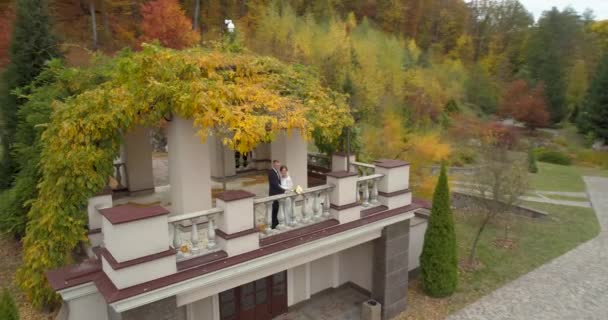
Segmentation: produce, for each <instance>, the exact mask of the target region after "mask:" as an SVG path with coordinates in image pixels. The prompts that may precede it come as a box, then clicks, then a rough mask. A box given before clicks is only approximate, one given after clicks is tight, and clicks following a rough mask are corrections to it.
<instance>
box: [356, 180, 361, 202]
mask: <svg viewBox="0 0 608 320" xmlns="http://www.w3.org/2000/svg"><path fill="white" fill-rule="evenodd" d="M356 201H357V203H359V202H361V183H360V182H357V192H356Z"/></svg>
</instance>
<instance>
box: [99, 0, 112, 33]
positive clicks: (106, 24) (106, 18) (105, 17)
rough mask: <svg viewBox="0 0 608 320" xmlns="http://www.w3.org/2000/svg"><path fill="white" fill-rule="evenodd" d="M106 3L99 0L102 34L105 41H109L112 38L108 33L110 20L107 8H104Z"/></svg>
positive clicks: (103, 0) (104, 0)
mask: <svg viewBox="0 0 608 320" xmlns="http://www.w3.org/2000/svg"><path fill="white" fill-rule="evenodd" d="M106 1H108V0H101V15H102V19H103V33H104V37H105V39H104V40H106V41H109V40H110V39H111V38H112V34H111V32H110V18H109V14H108V6H106Z"/></svg>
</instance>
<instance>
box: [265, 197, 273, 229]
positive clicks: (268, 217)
mask: <svg viewBox="0 0 608 320" xmlns="http://www.w3.org/2000/svg"><path fill="white" fill-rule="evenodd" d="M270 233H272V201H270V202H266V234H270Z"/></svg>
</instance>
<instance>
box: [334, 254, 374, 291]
mask: <svg viewBox="0 0 608 320" xmlns="http://www.w3.org/2000/svg"><path fill="white" fill-rule="evenodd" d="M373 259H374V246H373V242H367V243H364V244H360V245H358V246H356V247H353V248H350V249H346V250H344V251H342V252H340V272H339V274H340V284H344V283H347V282H352V283H354V284H356V285H358V286H359V287H361V288H363V289H365V290H368V291H370V292H371V291H372V274H373Z"/></svg>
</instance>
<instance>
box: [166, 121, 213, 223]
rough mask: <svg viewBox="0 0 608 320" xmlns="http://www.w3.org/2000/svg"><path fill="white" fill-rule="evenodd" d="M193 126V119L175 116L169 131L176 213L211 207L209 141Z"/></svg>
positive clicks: (172, 199)
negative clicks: (202, 137) (202, 138)
mask: <svg viewBox="0 0 608 320" xmlns="http://www.w3.org/2000/svg"><path fill="white" fill-rule="evenodd" d="M193 125H194V124H193V121H192V120H190V119H184V118H180V117H177V116H174V117H173V119H172V120H171V122H169V128H168V130H167V131H168V133H167V139H168V146H169V181H170V183H171V213H173V214H181V213H189V212H195V211H199V210H204V209H209V208H211V207H212V202H211V184H210V177H211V169H210V163H211V161H210V157H209V153H210V152H209V141H207V142H203V141H202V140H201V137H200V136H198V135H197V131H198V130H199V129H198V128H194V127H193Z"/></svg>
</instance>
